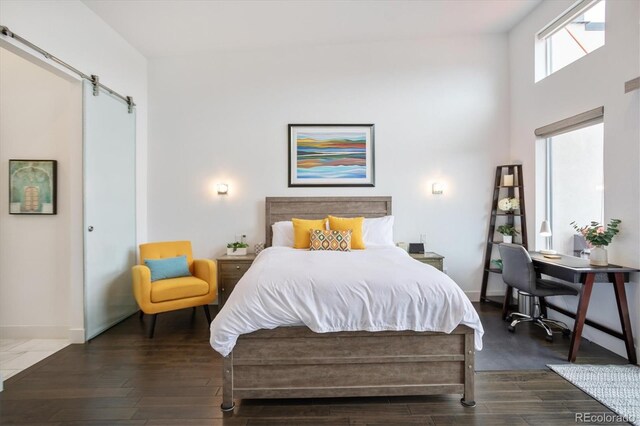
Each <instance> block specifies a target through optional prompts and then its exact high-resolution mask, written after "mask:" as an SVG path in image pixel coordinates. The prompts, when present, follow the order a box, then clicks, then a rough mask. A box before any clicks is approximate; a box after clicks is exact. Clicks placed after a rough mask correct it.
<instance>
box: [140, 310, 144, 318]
mask: <svg viewBox="0 0 640 426" xmlns="http://www.w3.org/2000/svg"><path fill="white" fill-rule="evenodd" d="M142 318H144V312H142V309H140V319H142Z"/></svg>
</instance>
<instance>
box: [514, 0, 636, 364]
mask: <svg viewBox="0 0 640 426" xmlns="http://www.w3.org/2000/svg"><path fill="white" fill-rule="evenodd" d="M572 3H573V0H562V1H546V2H543V3H542V4H541V5H540V6H539V7H537V8H536V9H535V10H534V11H533V12H532V13H531V14H530V15H529V16H527V17H526V18H525V19H524V20H523V21H522V22H521V23H520V24H518V25H517V26H516V27H515V28H514V29H513V30H512V31H511V32H510V34H509V55H510V78H511V132H510V133H511V157H512V159H513V160H519V161H522V162H523V164H524V171H525V175H526V179H527V181H528V182H535V178H534V172H535V168H536V153H535V136H534V134H533V132H534V129H535V128H537V127H541V126H543V125H546V124H549V123H552V122H555V121H557V120H560V119H563V118H567V117H570V116H573V115H575V114H578V113H581V112H584V111H587V110H590V109H593V108H595V107H598V106H604V108H605V117H604V138H605V141H604V184H605V189H604V191H605V207H604V213H605V220H608V219H610V218H612V217H615V218H620V219H622V226H621V233H620V234H619V235H618V236H617V237H616V239H615V240H614V241H613V244H612V245H610V246H609V261H610V262H612V263H618V264H623V265H628V266H633V267H640V258H639V249H640V227H639V225H640V185H639V179H638V178H639V176H638V173H639V172H638V159H639V158H640V143H639V140H640V102H639V92H638V91H636V92H633V93H629V94H625V93H624V82H625V81H627V80H631V79H632V78H635V77H638V75H639V74H640V55H639V52H640V46H639V44H640V32H639V16H640V2H639V1H638V0H616V1H608V2H607V5H606V44H605V46H603V47H602V48H600V49H598V50H596V51H595V52H593V53H591V54H589V55H587V56H585V57H583V58H581V59H579V60H578V61H576V62H574V63H572V64H570V65H569V66H567V67H566V68H563V69H561V70H559V71H557V72H556V73H554V74H552V75H550V76H549V77H547V78H545V79H543V80H541V81H539V82H538V83H534V40H535V34H536V33H537V32H538V31H539V30H540V29H542V28H543V27H544V26H545V25H546V24H547V23H549V22H550V21H551V20H553V19H554V18H555V17H556V16H558V15H560V14H561V13H562V12H563V11H564V10H565V9H567V8H568V7H569V6H570V5H571V4H572ZM538 160H539V159H538ZM539 189H540V188H534V187H533V186H529V187H527V188H526V196H527V198H528V200H534V199H535V198H534V197H536V196H537V197H538V199H536V203H535V205H534V204H529V206H530V209H531V211H530V212H529V213H530V215H529V218H530V219H529V221H530V223H529V224H528V227H529V229H534V230H536V229H537V228H538V227H539V224H540V222H541V220H542V217H541V216H540V215H538V217H536V216H534V215H533V214H531V213H533V212H534V208H535V207H534V206H536V207H537V206H542V205H544V199H543V198H540V194H542V192H541V191H539ZM535 210H537V211H538V213H539V209H535ZM639 281H640V280H639V278H638V275H637V274H634V275H633V276H632V283H631V284H627V287H626V288H627V298H628V301H629V304H630V309H631V316H632V327H633V330H634V332H635V340H636V348H638V346H639V345H638V335H640V291H639V290H640V289H639V288H638V282H639ZM557 303H559V304H560V305H561V306H565V307H567V308H568V309H569V310H573V311H575V309H576V306H577V298H575V297H573V298H569V297H566V298H562V299H561V300H559V301H557ZM587 317H588V318H590V319H592V320H594V321H597V322H600V323H602V324H604V325H607V326H610V327H612V328H616V329H619V319H618V314H617V308H616V304H615V300H614V294H613V289H612V288H611V286H610V285H609V284H596V286H595V288H594V292H593V294H592V296H591V305H590V309H589V312H588V315H587ZM569 322H570V323H571V321H569ZM583 336H584V337H585V338H587V339H591V340H594V341H595V342H597V343H599V344H601V345H603V346H605V347H607V348H610V349H612V350H614V351H615V352H617V353H619V354H625V349H624V344H623V343H622V341H620V340H618V339H615V338H612V337H610V336H608V335H606V334H604V333H601V332H599V331H597V330H594V329H592V328H590V327H587V328H586V329H585V332H584V334H583Z"/></svg>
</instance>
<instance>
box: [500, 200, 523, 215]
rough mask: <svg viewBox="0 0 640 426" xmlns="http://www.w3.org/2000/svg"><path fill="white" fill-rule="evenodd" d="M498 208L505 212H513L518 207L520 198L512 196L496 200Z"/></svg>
mask: <svg viewBox="0 0 640 426" xmlns="http://www.w3.org/2000/svg"><path fill="white" fill-rule="evenodd" d="M498 208H499V209H500V210H502V211H503V212H505V213H513V212H514V211H515V210H517V209H519V208H520V200H519V199H517V198H514V197H505V198H502V199H501V200H500V201H498Z"/></svg>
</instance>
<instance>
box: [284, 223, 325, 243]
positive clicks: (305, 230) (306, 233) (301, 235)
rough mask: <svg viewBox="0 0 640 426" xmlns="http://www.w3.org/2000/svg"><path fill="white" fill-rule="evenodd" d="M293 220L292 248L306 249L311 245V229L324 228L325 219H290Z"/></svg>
mask: <svg viewBox="0 0 640 426" xmlns="http://www.w3.org/2000/svg"><path fill="white" fill-rule="evenodd" d="M291 221H292V222H293V248H297V249H308V248H309V246H310V245H311V230H312V229H326V228H327V219H326V218H325V219H318V220H306V219H291Z"/></svg>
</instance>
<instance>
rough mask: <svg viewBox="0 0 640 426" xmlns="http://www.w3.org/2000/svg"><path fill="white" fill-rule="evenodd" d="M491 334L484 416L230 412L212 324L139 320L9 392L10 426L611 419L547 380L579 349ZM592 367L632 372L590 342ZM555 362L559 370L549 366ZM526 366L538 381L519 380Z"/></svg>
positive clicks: (11, 384) (432, 405)
mask: <svg viewBox="0 0 640 426" xmlns="http://www.w3.org/2000/svg"><path fill="white" fill-rule="evenodd" d="M478 309H479V311H480V314H481V317H482V320H483V323H484V326H485V330H486V335H485V349H484V350H483V351H482V352H480V353H479V354H478V362H477V364H478V368H479V369H480V370H488V369H504V366H505V365H507V366H508V368H510V369H511V370H509V371H479V372H478V373H477V379H476V395H477V397H476V401H477V403H478V405H477V406H476V407H475V408H464V407H462V406H461V405H460V403H459V402H458V400H459V398H460V396H458V395H445V396H432V397H425V396H415V397H393V398H339V399H311V400H298V399H295V400H267V401H258V400H244V401H241V402H240V403H239V404H237V407H236V409H235V411H234V412H233V413H232V414H229V415H224V416H223V413H222V412H221V411H220V409H219V406H220V403H221V389H220V386H221V384H222V379H221V366H222V358H221V357H220V355H218V354H217V353H216V352H214V351H213V349H211V347H210V346H209V343H208V338H209V335H208V329H207V327H206V323H205V318H204V314H203V313H202V311H201V310H198V311H197V312H196V314H195V316H193V315H192V312H191V311H190V310H183V311H179V312H173V313H169V314H163V315H159V316H158V322H157V325H156V336H155V338H154V339H152V340H150V339H148V338H147V337H145V326H146V325H148V324H147V322H148V321H146V320H145V321H142V322H141V321H140V320H139V319H138V315H134V316H132V317H130V318H128V319H127V320H125V321H124V322H122V323H121V324H119V325H117V326H115V327H114V328H112V329H111V330H109V331H107V332H106V333H104V334H102V335H100V336H98V337H97V338H95V339H93V340H92V341H91V342H90V343H89V344H86V345H71V346H68V347H67V348H65V349H63V350H62V351H60V352H58V353H56V354H54V355H52V356H51V357H49V358H47V359H45V360H43V361H41V362H40V363H38V364H36V365H34V366H33V367H31V368H29V369H27V370H25V371H23V372H21V373H19V374H17V375H16V376H14V377H12V378H10V379H9V380H7V381H6V382H5V390H4V392H1V393H0V424H2V425H9V424H49V425H50V424H59V425H63V424H64V425H68V424H77V425H93V424H101V425H120V424H141V425H142V424H145V425H200V424H202V425H297V424H299V425H401V424H407V425H416V424H436V425H440V424H443V425H445V424H486V425H542V424H548V425H552V424H553V425H556V424H575V421H574V418H575V413H578V412H590V413H599V412H609V410H608V409H606V407H604V406H602V405H601V404H600V403H598V402H597V401H595V400H593V399H592V398H591V397H589V396H588V395H587V394H585V393H584V392H582V391H580V390H579V389H577V388H576V387H574V386H573V385H571V384H570V383H569V382H567V381H565V380H564V379H562V378H561V377H560V376H558V375H556V374H555V373H553V372H552V371H550V370H548V369H546V367H545V366H544V365H545V363H548V362H553V363H560V362H563V361H564V358H565V357H566V353H567V350H568V342H567V341H564V340H563V339H562V337H561V336H558V338H557V339H556V341H555V342H554V343H553V344H548V343H547V342H546V341H545V340H544V336H543V334H542V333H541V330H537V329H531V330H529V329H527V328H526V327H525V328H523V329H520V328H519V329H518V331H517V333H516V334H515V335H510V334H509V333H508V332H507V331H506V325H505V323H503V322H502V321H500V320H499V313H500V312H499V309H497V308H495V307H492V306H489V305H482V306H479V307H478ZM580 355H581V356H580V357H579V358H578V360H579V361H580V362H584V361H587V360H588V362H591V363H620V362H624V359H623V358H620V357H617V356H615V355H614V354H612V353H611V352H609V351H606V350H604V349H602V348H599V347H597V345H594V344H589V343H587V342H586V341H585V342H583V346H582V347H581V352H580ZM549 359H550V360H551V361H548V360H549ZM521 366H524V368H528V369H527V370H518V367H521Z"/></svg>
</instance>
